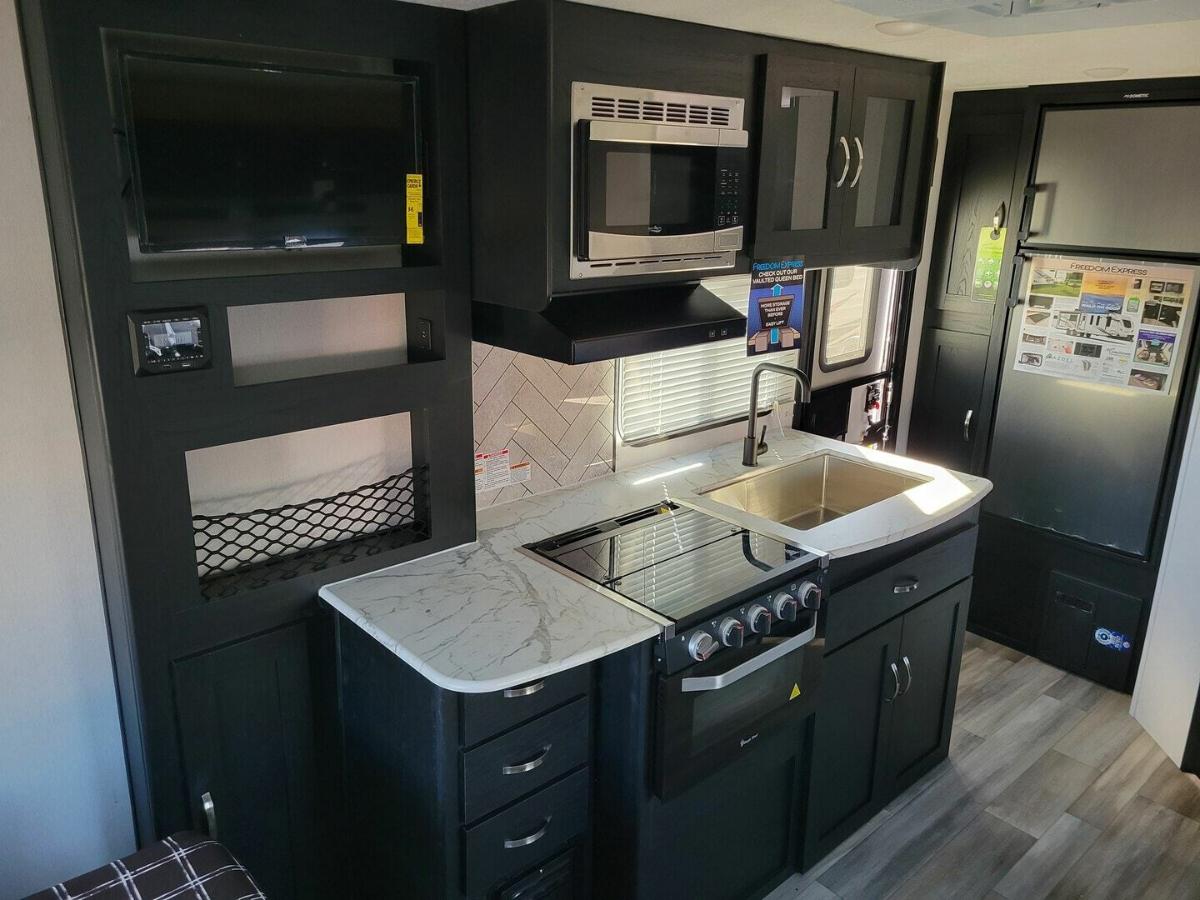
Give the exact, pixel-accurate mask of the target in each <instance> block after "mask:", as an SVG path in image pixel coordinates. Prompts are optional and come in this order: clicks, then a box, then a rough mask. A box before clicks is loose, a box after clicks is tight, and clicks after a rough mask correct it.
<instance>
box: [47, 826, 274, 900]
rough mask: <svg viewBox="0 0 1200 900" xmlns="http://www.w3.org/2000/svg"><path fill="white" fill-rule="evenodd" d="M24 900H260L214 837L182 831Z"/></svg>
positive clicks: (247, 875)
mask: <svg viewBox="0 0 1200 900" xmlns="http://www.w3.org/2000/svg"><path fill="white" fill-rule="evenodd" d="M26 900H266V897H265V895H264V894H263V892H262V891H260V890H259V889H258V885H256V884H255V883H254V879H253V878H251V877H250V873H249V872H247V871H246V869H245V867H244V866H243V865H242V864H241V863H239V862H238V861H237V860H236V859H234V858H233V854H232V853H230V852H229V851H228V850H226V849H225V847H224V846H222V845H221V844H218V843H217V842H216V841H213V840H209V839H208V838H207V837H205V836H204V835H201V834H192V833H190V832H183V833H181V834H176V835H173V836H171V837H169V838H166V839H165V840H162V841H159V842H158V843H157V844H154V845H152V846H150V847H146V848H144V849H142V850H139V851H138V852H137V853H134V854H132V855H130V856H126V857H125V858H124V859H118V860H116V861H114V862H110V863H109V864H108V865H107V866H102V867H101V868H99V869H96V870H94V871H91V872H88V873H87V874H86V875H80V876H79V877H78V878H72V879H71V880H70V881H64V882H63V883H62V884H57V885H55V886H54V887H52V888H48V889H47V890H44V891H41V892H39V893H37V894H33V895H32V896H30V897H27V898H26Z"/></svg>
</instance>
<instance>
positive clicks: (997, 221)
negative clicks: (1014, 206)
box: [992, 200, 1008, 241]
mask: <svg viewBox="0 0 1200 900" xmlns="http://www.w3.org/2000/svg"><path fill="white" fill-rule="evenodd" d="M1007 214H1008V207H1007V206H1005V205H1004V201H1003V200H1001V201H1000V205H999V206H997V207H996V211H995V212H994V213H992V240H993V241H994V240H997V239H998V238H999V237H1000V229H1001V228H1003V227H1004V217H1005V216H1006V215H1007Z"/></svg>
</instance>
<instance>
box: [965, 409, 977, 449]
mask: <svg viewBox="0 0 1200 900" xmlns="http://www.w3.org/2000/svg"><path fill="white" fill-rule="evenodd" d="M974 416H975V410H973V409H968V410H967V414H966V416H965V417H964V418H963V440H964V441H966V442H967V443H970V442H971V419H972V418H973V417H974Z"/></svg>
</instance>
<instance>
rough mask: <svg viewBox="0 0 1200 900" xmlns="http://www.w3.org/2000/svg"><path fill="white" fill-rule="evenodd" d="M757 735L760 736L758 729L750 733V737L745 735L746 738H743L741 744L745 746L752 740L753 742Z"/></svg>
mask: <svg viewBox="0 0 1200 900" xmlns="http://www.w3.org/2000/svg"><path fill="white" fill-rule="evenodd" d="M756 737H758V732H757V731H756V732H755V733H754V734H752V735H750V737H744V738H742V740H741V746H743V747H745V746H746V745H747V744H748V743H750V742H751V741H752V740H754V739H755V738H756Z"/></svg>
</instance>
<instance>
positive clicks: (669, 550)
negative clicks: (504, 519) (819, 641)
mask: <svg viewBox="0 0 1200 900" xmlns="http://www.w3.org/2000/svg"><path fill="white" fill-rule="evenodd" d="M530 549H531V550H532V551H533V552H534V553H536V554H538V555H539V556H542V557H544V558H546V559H548V560H551V561H553V562H554V563H557V564H558V565H560V566H562V567H564V568H566V569H569V570H570V571H572V572H574V573H576V574H577V575H579V576H581V577H583V578H585V579H587V580H588V581H591V582H594V583H596V584H598V585H601V586H602V587H605V588H607V589H608V590H610V591H613V592H615V593H618V594H620V595H622V596H623V597H626V598H628V599H630V600H632V601H634V602H635V603H640V604H641V605H643V606H645V607H648V608H649V609H652V610H654V611H655V612H657V613H658V614H659V615H662V616H665V617H666V618H668V619H671V620H672V621H675V622H678V621H680V620H681V619H685V618H687V617H688V616H691V615H693V614H695V613H697V612H700V611H701V610H704V609H706V608H707V607H709V606H712V605H714V604H717V603H720V602H722V601H724V600H727V599H728V598H730V597H732V596H733V595H734V594H736V593H738V592H739V591H742V590H745V589H747V588H749V587H752V586H753V585H755V584H757V583H758V582H760V581H764V580H766V579H767V578H770V577H773V576H775V575H778V574H780V572H781V570H782V569H783V568H784V567H786V566H787V565H788V564H790V563H792V562H794V561H795V560H797V559H800V558H802V557H804V556H806V555H807V554H806V553H805V551H803V550H800V549H799V548H797V547H793V546H792V545H790V544H787V543H784V542H783V541H778V540H776V539H774V538H770V537H767V536H765V535H762V534H758V533H757V532H753V531H750V530H748V529H746V528H742V527H741V526H738V525H732V524H730V523H729V522H725V521H723V520H721V519H718V518H716V517H714V516H710V515H708V514H706V513H703V512H700V511H699V510H694V509H688V508H684V507H679V506H676V505H674V504H669V503H665V504H662V505H661V506H658V507H652V508H651V509H648V510H641V511H639V512H638V513H632V514H630V515H629V516H624V517H622V518H620V519H613V520H610V521H609V522H602V523H599V524H597V525H593V526H589V527H587V528H583V529H579V530H578V531H575V532H571V533H570V534H566V535H561V536H559V537H557V538H550V539H549V540H546V541H542V542H540V543H538V544H534V545H531V546H530Z"/></svg>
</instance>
